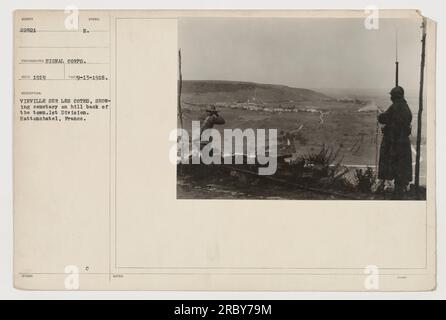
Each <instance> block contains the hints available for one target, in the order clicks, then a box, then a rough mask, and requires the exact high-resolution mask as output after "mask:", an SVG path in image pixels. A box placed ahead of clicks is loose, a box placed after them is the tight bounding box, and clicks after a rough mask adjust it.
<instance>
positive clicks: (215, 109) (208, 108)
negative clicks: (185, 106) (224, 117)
mask: <svg viewBox="0 0 446 320" xmlns="http://www.w3.org/2000/svg"><path fill="white" fill-rule="evenodd" d="M206 111H207V112H217V108H216V107H215V106H207V107H206Z"/></svg>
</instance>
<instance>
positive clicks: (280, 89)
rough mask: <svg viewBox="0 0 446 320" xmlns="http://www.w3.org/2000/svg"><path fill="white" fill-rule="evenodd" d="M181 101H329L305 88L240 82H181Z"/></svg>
mask: <svg viewBox="0 0 446 320" xmlns="http://www.w3.org/2000/svg"><path fill="white" fill-rule="evenodd" d="M181 98H182V100H183V101H187V102H193V103H218V102H220V103H229V102H259V103H261V102H265V103H268V102H282V101H283V102H289V101H291V102H300V101H322V100H331V99H332V98H330V97H329V96H327V95H324V94H322V93H320V92H316V91H313V90H309V89H302V88H293V87H288V86H285V85H276V84H262V83H254V82H240V81H220V80H183V84H182V97H181Z"/></svg>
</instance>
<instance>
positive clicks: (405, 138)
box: [378, 86, 412, 195]
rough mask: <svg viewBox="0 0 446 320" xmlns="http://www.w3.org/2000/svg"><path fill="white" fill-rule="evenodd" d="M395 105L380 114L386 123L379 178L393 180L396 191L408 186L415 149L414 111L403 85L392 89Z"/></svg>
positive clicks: (383, 130)
mask: <svg viewBox="0 0 446 320" xmlns="http://www.w3.org/2000/svg"><path fill="white" fill-rule="evenodd" d="M390 99H391V100H392V102H393V103H392V105H391V106H390V107H389V108H388V109H387V110H386V111H385V112H382V113H380V114H379V115H378V121H379V123H381V124H384V127H383V129H382V132H383V139H382V142H381V148H380V157H379V172H378V178H379V179H382V180H383V181H384V180H394V183H395V194H397V195H400V194H401V193H402V192H404V191H406V190H407V186H408V184H409V183H410V182H411V181H412V150H411V145H410V139H409V136H410V133H411V122H412V113H411V111H410V109H409V106H408V105H407V102H406V100H405V99H404V89H403V88H402V87H400V86H397V87H395V88H393V89H392V90H391V91H390Z"/></svg>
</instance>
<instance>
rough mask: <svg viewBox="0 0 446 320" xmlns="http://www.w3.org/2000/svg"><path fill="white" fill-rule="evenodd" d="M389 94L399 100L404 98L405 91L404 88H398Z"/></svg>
mask: <svg viewBox="0 0 446 320" xmlns="http://www.w3.org/2000/svg"><path fill="white" fill-rule="evenodd" d="M389 93H390V95H391V96H392V97H399V98H403V97H404V89H403V87H400V86H396V87H395V88H393V89H392V90H390V92H389Z"/></svg>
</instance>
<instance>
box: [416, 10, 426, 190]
mask: <svg viewBox="0 0 446 320" xmlns="http://www.w3.org/2000/svg"><path fill="white" fill-rule="evenodd" d="M422 29H423V36H422V38H421V67H420V92H419V97H418V99H419V100H418V103H419V106H418V119H417V125H418V126H417V154H416V160H415V189H416V190H418V187H419V186H420V155H421V124H422V115H423V85H424V64H425V52H426V19H425V18H423V25H422Z"/></svg>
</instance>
